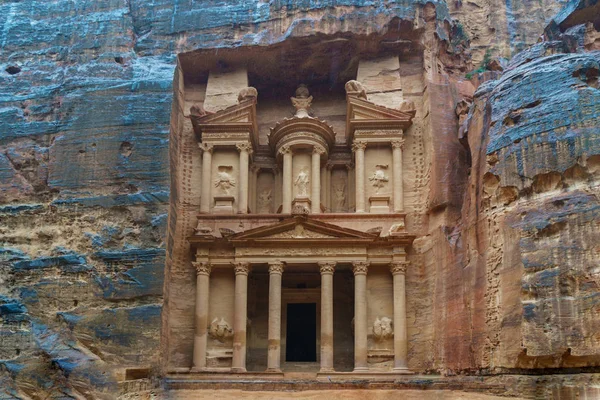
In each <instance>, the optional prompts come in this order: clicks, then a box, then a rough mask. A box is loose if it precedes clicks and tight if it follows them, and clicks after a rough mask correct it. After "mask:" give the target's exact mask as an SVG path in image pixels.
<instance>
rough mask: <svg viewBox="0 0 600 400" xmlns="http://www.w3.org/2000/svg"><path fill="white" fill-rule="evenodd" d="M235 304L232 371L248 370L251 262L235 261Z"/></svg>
mask: <svg viewBox="0 0 600 400" xmlns="http://www.w3.org/2000/svg"><path fill="white" fill-rule="evenodd" d="M234 270H235V304H234V307H233V313H234V317H233V361H232V365H231V371H232V372H246V324H247V318H248V273H249V272H250V263H245V262H237V263H234Z"/></svg>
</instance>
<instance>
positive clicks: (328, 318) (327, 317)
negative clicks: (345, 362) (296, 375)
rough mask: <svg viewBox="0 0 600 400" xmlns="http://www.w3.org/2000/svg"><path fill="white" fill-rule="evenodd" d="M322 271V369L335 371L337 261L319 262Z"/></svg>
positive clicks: (323, 370)
mask: <svg viewBox="0 0 600 400" xmlns="http://www.w3.org/2000/svg"><path fill="white" fill-rule="evenodd" d="M319 267H320V271H321V370H320V372H332V371H333V272H334V270H335V262H319Z"/></svg>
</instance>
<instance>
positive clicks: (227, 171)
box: [215, 165, 235, 195]
mask: <svg viewBox="0 0 600 400" xmlns="http://www.w3.org/2000/svg"><path fill="white" fill-rule="evenodd" d="M232 169H233V167H232V166H231V165H219V167H218V172H217V179H215V187H216V188H217V189H219V191H220V192H221V194H225V195H229V194H230V193H229V189H231V188H232V187H235V179H233V176H231V170H232Z"/></svg>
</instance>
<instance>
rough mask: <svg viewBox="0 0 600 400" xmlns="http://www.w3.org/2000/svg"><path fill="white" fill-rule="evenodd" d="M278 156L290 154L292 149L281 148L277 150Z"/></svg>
mask: <svg viewBox="0 0 600 400" xmlns="http://www.w3.org/2000/svg"><path fill="white" fill-rule="evenodd" d="M279 154H281V155H284V154H292V148H291V147H290V146H281V147H280V148H279Z"/></svg>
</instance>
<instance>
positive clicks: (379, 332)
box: [373, 317, 394, 340]
mask: <svg viewBox="0 0 600 400" xmlns="http://www.w3.org/2000/svg"><path fill="white" fill-rule="evenodd" d="M393 336H394V330H393V329H392V320H391V319H389V318H388V317H383V318H379V317H377V318H376V319H375V322H374V323H373V337H374V338H375V340H384V339H389V338H391V337H393Z"/></svg>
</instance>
